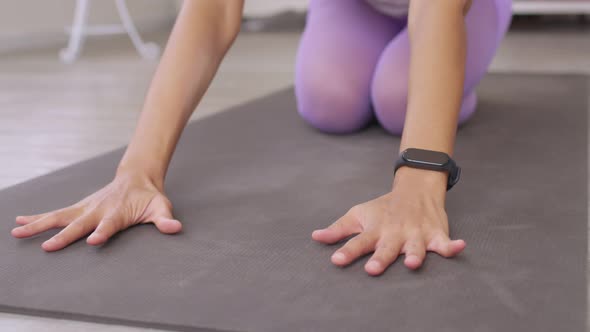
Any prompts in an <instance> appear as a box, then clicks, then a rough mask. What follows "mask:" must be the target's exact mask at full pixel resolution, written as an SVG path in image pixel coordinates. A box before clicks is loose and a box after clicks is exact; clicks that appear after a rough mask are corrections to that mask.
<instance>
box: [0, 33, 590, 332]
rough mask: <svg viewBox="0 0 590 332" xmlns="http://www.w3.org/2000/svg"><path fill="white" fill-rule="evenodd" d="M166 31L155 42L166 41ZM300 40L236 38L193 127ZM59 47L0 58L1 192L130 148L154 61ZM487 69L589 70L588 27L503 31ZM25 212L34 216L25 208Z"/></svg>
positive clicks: (274, 79) (274, 84)
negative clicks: (62, 52) (73, 54)
mask: <svg viewBox="0 0 590 332" xmlns="http://www.w3.org/2000/svg"><path fill="white" fill-rule="evenodd" d="M166 33H167V31H162V32H161V33H159V34H155V35H154V36H152V37H153V38H152V39H155V40H156V41H158V42H159V43H164V41H165V36H166ZM299 38H300V34H299V33H258V34H253V33H250V34H242V35H241V36H240V37H239V38H238V41H237V43H236V45H235V46H234V47H233V48H232V50H231V52H230V53H229V55H228V57H227V59H226V61H225V62H224V65H223V66H222V68H221V70H220V73H219V75H218V77H217V78H216V80H215V82H214V84H213V86H212V87H211V88H210V90H209V92H208V94H207V96H206V97H205V99H204V100H203V102H202V103H201V105H200V106H199V107H198V109H197V112H196V113H195V115H194V116H193V120H196V119H197V118H199V117H203V116H207V115H209V114H211V113H214V112H218V111H220V110H223V109H225V108H227V107H229V106H232V105H236V104H240V103H242V102H244V101H246V100H249V99H252V98H255V97H258V96H261V95H264V94H267V93H270V92H272V91H274V90H277V89H280V88H282V87H285V86H288V85H290V84H292V82H293V68H294V66H293V64H294V60H295V51H296V48H297V43H298V40H299ZM57 52H58V49H57V48H55V49H45V50H37V51H32V52H27V53H19V54H12V55H5V56H2V57H0V156H1V157H0V158H2V164H1V165H2V166H0V188H4V187H7V186H10V185H14V184H17V183H19V182H22V181H25V180H27V179H30V178H33V177H36V176H39V175H42V174H46V173H48V172H51V171H53V170H56V169H59V168H61V167H64V166H66V165H69V164H72V163H75V162H78V161H80V160H84V159H87V158H91V157H93V156H95V155H97V154H100V153H103V152H106V151H109V150H112V149H114V148H117V147H120V146H122V145H124V144H126V143H127V142H128V140H129V138H130V136H131V133H132V131H133V128H134V126H135V121H136V119H137V116H138V114H139V111H140V108H141V105H142V100H143V97H144V94H145V91H146V89H147V86H148V83H149V80H150V77H151V75H152V73H153V71H154V69H155V66H156V63H153V62H149V61H143V60H139V59H138V57H137V55H136V54H135V53H134V51H133V49H132V48H131V46H130V45H129V43H128V42H127V40H126V39H108V40H95V41H91V42H90V43H89V45H88V48H87V49H86V51H85V52H84V54H83V56H82V58H81V60H80V61H79V62H77V63H75V64H73V65H62V64H60V63H59V62H58V58H57ZM492 71H502V72H512V71H518V72H545V73H587V74H588V73H590V31H588V29H572V28H557V29H541V30H539V29H523V30H519V31H516V32H512V33H510V34H509V36H508V38H507V39H506V40H505V41H504V44H503V45H502V48H501V50H500V52H499V54H498V56H497V57H496V59H495V61H494V64H493V66H492ZM30 212H31V213H33V212H37V211H30ZM0 330H1V331H25V330H26V331H31V330H43V331H66V332H68V331H80V330H85V331H135V329H133V328H128V327H117V326H103V325H100V324H90V323H81V322H69V321H62V320H52V319H43V318H36V317H26V316H19V315H9V314H0Z"/></svg>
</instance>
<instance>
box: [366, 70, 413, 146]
mask: <svg viewBox="0 0 590 332" xmlns="http://www.w3.org/2000/svg"><path fill="white" fill-rule="evenodd" d="M371 100H372V102H373V108H374V109H375V115H376V116H377V120H378V121H379V123H380V124H381V126H382V127H383V128H384V129H385V130H387V131H388V132H389V133H390V134H392V135H401V134H402V131H403V129H404V122H405V120H406V109H407V105H408V86H407V84H403V83H402V82H397V83H394V84H392V81H391V80H387V83H384V82H380V81H379V80H376V81H375V82H374V84H373V88H372V90H371Z"/></svg>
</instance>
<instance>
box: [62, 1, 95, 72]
mask: <svg viewBox="0 0 590 332" xmlns="http://www.w3.org/2000/svg"><path fill="white" fill-rule="evenodd" d="M89 2H90V0H76V11H75V13H74V22H73V24H72V33H71V34H70V40H69V42H68V47H67V48H64V49H62V50H61V52H60V53H59V57H60V59H61V61H63V62H64V63H72V62H74V61H75V60H76V59H77V58H78V55H80V49H81V48H82V44H83V43H84V38H85V33H84V32H85V31H84V30H85V28H86V21H87V19H88V8H89V7H90V3H89Z"/></svg>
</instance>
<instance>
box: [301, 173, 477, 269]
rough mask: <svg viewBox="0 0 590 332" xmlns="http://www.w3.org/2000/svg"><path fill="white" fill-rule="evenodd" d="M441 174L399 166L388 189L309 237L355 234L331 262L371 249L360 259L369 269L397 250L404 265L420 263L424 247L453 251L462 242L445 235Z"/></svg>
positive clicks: (329, 239) (332, 239)
mask: <svg viewBox="0 0 590 332" xmlns="http://www.w3.org/2000/svg"><path fill="white" fill-rule="evenodd" d="M446 180H447V175H446V174H444V173H439V172H433V171H425V170H418V169H412V168H408V167H402V168H400V169H399V170H398V172H397V174H396V178H395V182H394V185H393V190H392V191H391V192H390V193H388V194H386V195H384V196H381V197H379V198H377V199H374V200H372V201H369V202H366V203H363V204H360V205H357V206H355V207H353V208H352V209H350V210H349V211H348V212H347V213H346V214H345V215H344V216H343V217H341V218H340V219H338V220H337V221H336V222H334V223H333V224H332V225H331V226H329V227H327V228H325V229H321V230H316V231H314V232H313V234H312V238H313V239H314V240H316V241H319V242H322V243H325V244H334V243H336V242H339V241H341V240H342V239H344V238H347V237H349V236H351V235H353V234H358V235H356V236H354V237H353V238H352V239H350V240H349V241H348V242H347V243H346V244H345V245H344V246H342V247H341V248H340V249H338V250H337V251H336V252H335V253H334V254H333V255H332V263H334V264H336V265H338V266H346V265H348V264H350V263H352V262H353V261H355V260H356V259H358V258H360V257H361V256H364V255H366V254H370V253H372V252H374V254H373V255H372V257H371V258H370V259H369V261H368V262H367V264H366V265H365V270H366V271H367V272H368V273H369V274H370V275H380V274H382V273H383V272H384V271H385V270H386V269H387V267H388V266H389V265H391V264H392V263H393V262H394V261H395V260H396V259H397V257H398V256H399V255H400V254H402V253H403V254H405V260H404V263H405V265H406V266H407V267H408V268H410V269H417V268H419V267H420V266H421V265H422V262H423V261H424V258H425V256H426V251H432V252H436V253H438V254H439V255H441V256H443V257H447V258H450V257H454V256H456V255H457V254H459V253H460V252H461V251H463V249H464V248H465V242H464V241H463V240H455V241H452V240H451V239H450V238H449V224H448V219H447V214H446V212H445V196H446Z"/></svg>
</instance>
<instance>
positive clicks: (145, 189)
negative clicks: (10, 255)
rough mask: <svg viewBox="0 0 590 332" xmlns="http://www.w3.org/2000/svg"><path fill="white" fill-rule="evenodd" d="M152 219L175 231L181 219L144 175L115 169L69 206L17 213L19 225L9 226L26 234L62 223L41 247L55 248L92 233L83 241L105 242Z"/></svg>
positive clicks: (20, 235)
mask: <svg viewBox="0 0 590 332" xmlns="http://www.w3.org/2000/svg"><path fill="white" fill-rule="evenodd" d="M150 222H151V223H154V224H155V225H156V227H157V228H158V230H160V232H162V233H165V234H173V233H177V232H179V231H180V230H181V229H182V224H181V223H180V221H178V220H175V219H174V217H173V216H172V204H171V202H170V200H169V199H168V198H167V197H166V196H165V194H164V193H163V190H161V189H159V188H158V186H156V185H155V184H154V182H153V181H151V180H150V179H149V178H148V177H147V176H142V175H139V174H138V173H137V172H125V173H118V174H117V175H116V176H115V178H114V179H113V181H111V183H109V184H108V185H106V186H105V187H104V188H102V189H100V190H99V191H97V192H95V193H94V194H92V195H90V196H88V197H86V198H84V199H83V200H81V201H79V202H78V203H76V204H74V205H71V206H69V207H66V208H63V209H59V210H55V211H51V212H46V213H42V214H38V215H30V216H18V217H17V218H16V223H17V224H19V225H21V226H19V227H16V228H14V229H13V230H12V235H13V236H14V237H17V238H27V237H31V236H34V235H37V234H39V233H42V232H45V231H47V230H49V229H52V228H58V227H65V228H64V229H63V230H62V231H60V232H59V233H58V234H56V235H55V236H53V237H52V238H50V239H49V240H47V241H45V242H44V243H43V244H42V248H43V249H44V250H46V251H56V250H60V249H63V248H65V247H66V246H68V245H69V244H71V243H72V242H74V241H76V240H78V239H80V238H82V237H84V236H86V235H88V234H90V233H92V234H91V235H90V236H89V237H88V239H87V240H86V242H87V243H88V244H90V245H100V244H103V243H105V242H106V241H107V240H108V239H109V238H110V237H112V236H113V235H114V234H115V233H117V232H120V231H122V230H125V229H127V228H129V227H131V226H133V225H136V224H140V223H150Z"/></svg>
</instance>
